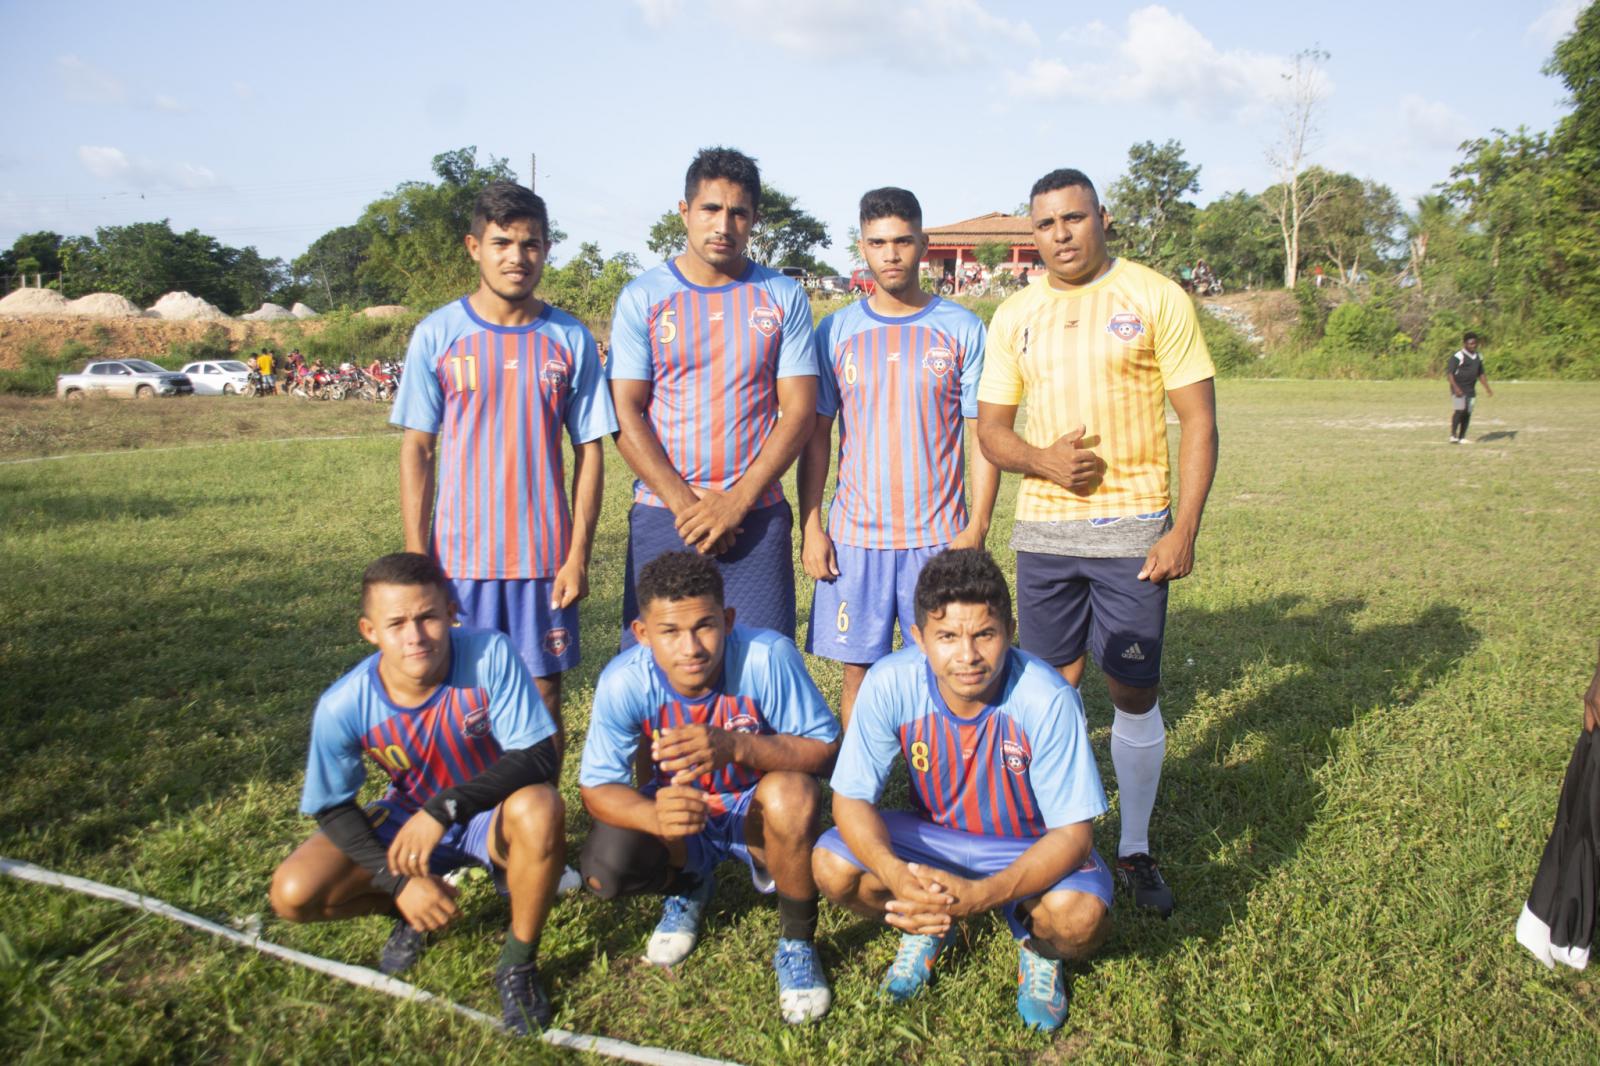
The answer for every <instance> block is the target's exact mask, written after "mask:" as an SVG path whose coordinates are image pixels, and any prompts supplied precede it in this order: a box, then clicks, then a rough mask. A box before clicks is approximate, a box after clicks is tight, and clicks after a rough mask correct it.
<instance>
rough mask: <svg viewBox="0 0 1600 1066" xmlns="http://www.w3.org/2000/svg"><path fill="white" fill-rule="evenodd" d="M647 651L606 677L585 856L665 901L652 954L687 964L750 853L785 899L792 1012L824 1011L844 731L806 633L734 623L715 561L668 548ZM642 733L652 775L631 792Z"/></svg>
mask: <svg viewBox="0 0 1600 1066" xmlns="http://www.w3.org/2000/svg"><path fill="white" fill-rule="evenodd" d="M638 596H639V617H638V618H636V619H635V620H634V622H633V630H634V635H635V637H636V638H637V640H638V644H637V645H636V646H635V647H632V648H630V649H628V650H627V651H625V652H623V653H622V654H621V655H618V656H617V657H616V658H615V659H613V660H611V664H610V665H609V666H607V667H606V669H605V672H604V673H602V674H601V675H600V681H599V683H598V684H597V685H596V686H595V695H594V711H593V713H592V714H591V715H590V718H589V737H588V740H587V741H586V742H585V743H584V747H583V769H582V772H581V773H580V775H579V778H578V783H579V785H580V786H581V787H582V790H583V802H584V806H585V807H587V808H588V809H589V813H590V814H591V815H592V816H593V817H594V822H595V824H594V828H593V829H591V830H590V831H589V839H588V841H587V842H586V843H585V844H584V847H583V857H582V859H581V860H580V861H579V866H580V868H581V869H582V871H583V879H584V883H585V884H587V885H588V886H589V888H590V890H591V891H593V892H594V893H595V894H596V895H598V896H599V897H600V898H601V899H614V898H616V897H617V896H622V895H633V894H636V893H659V894H661V895H664V896H666V897H667V898H666V901H665V903H664V905H663V907H662V914H661V921H660V923H659V924H658V925H657V926H656V929H655V933H654V934H653V935H652V936H651V937H650V944H649V947H648V948H647V949H646V953H645V957H646V958H647V959H648V960H649V961H650V962H652V963H655V964H656V965H658V966H673V965H676V964H677V963H679V962H682V961H683V959H684V958H685V957H687V956H688V954H689V952H690V951H692V950H693V949H694V946H695V943H696V941H697V940H698V938H699V927H700V917H701V913H702V912H703V911H704V909H705V906H706V904H707V902H709V900H710V899H711V894H712V891H713V889H714V887H715V884H716V882H715V879H714V876H713V872H714V871H715V869H716V867H717V866H718V865H719V864H720V863H722V862H724V861H726V860H730V859H731V860H735V861H739V862H742V863H744V864H745V865H746V866H747V867H748V868H749V872H750V879H751V881H752V882H753V883H754V884H755V887H756V888H757V890H759V891H761V892H774V891H775V892H776V893H777V896H778V925H779V939H778V946H777V950H776V951H775V952H774V954H773V958H772V965H773V969H774V970H776V972H777V977H778V1010H779V1013H780V1014H781V1015H782V1017H783V1020H784V1021H786V1022H791V1023H795V1022H805V1021H811V1020H814V1019H816V1018H820V1017H822V1016H823V1015H824V1014H826V1013H827V1011H828V1005H829V1003H830V1002H831V1001H832V996H831V993H830V992H829V990H828V982H827V979H826V978H825V977H824V976H823V973H822V964H821V961H820V960H819V959H818V957H817V951H816V947H815V945H814V944H813V942H812V941H813V939H814V937H815V935H816V926H817V887H816V884H815V882H814V881H813V880H812V877H811V848H812V845H813V844H814V843H815V842H816V839H817V832H818V829H819V824H818V819H819V816H820V807H821V802H822V801H821V787H820V786H819V785H818V783H817V778H816V776H815V775H817V774H821V773H825V772H826V771H827V770H828V768H829V767H830V766H832V765H833V759H834V756H835V755H836V754H837V752H838V750H839V726H838V723H837V722H835V721H834V718H833V714H832V712H830V711H829V710H828V706H827V704H825V703H824V702H823V700H822V694H821V693H820V692H818V691H817V688H816V686H815V685H814V684H812V682H811V678H810V676H809V675H807V673H806V668H805V663H804V661H803V660H802V659H801V658H800V652H799V651H798V650H797V649H796V648H795V646H794V642H793V641H791V640H790V639H789V638H787V637H785V636H783V635H782V634H779V633H775V632H773V631H772V630H769V629H754V628H749V627H746V626H743V625H739V624H736V618H735V613H734V609H733V608H732V607H727V606H725V604H724V602H723V592H722V577H721V574H720V573H719V571H718V568H717V566H716V564H715V563H713V562H712V561H711V560H710V559H709V558H708V557H707V556H703V555H699V554H697V553H694V552H688V551H678V552H668V553H666V554H664V555H660V556H657V557H656V558H655V559H654V560H652V561H651V562H650V563H649V564H647V565H646V566H645V567H643V568H642V569H641V570H640V572H639V585H638ZM641 742H645V743H647V745H648V747H647V750H648V752H649V774H648V778H647V780H646V781H645V783H644V785H643V786H642V787H637V788H636V787H635V786H634V773H635V770H634V767H635V761H636V757H637V756H638V755H639V754H640V749H641Z"/></svg>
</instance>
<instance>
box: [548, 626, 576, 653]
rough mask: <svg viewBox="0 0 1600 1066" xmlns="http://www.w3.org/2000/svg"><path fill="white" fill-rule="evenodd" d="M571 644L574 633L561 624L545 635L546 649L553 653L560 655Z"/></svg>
mask: <svg viewBox="0 0 1600 1066" xmlns="http://www.w3.org/2000/svg"><path fill="white" fill-rule="evenodd" d="M571 646H572V634H570V633H568V632H567V631H566V629H564V628H562V627H561V626H557V627H556V628H554V629H552V630H550V631H549V632H548V633H546V634H545V635H544V650H545V651H547V652H549V653H550V654H551V655H560V654H561V653H562V652H564V651H566V650H567V649H568V648H570V647H571Z"/></svg>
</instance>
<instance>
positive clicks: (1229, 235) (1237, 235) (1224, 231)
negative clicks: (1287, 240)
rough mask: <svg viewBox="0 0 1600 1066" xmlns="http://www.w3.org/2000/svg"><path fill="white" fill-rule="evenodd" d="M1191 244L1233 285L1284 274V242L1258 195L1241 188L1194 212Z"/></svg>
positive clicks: (1213, 268) (1251, 282)
mask: <svg viewBox="0 0 1600 1066" xmlns="http://www.w3.org/2000/svg"><path fill="white" fill-rule="evenodd" d="M1192 241H1193V246H1194V251H1195V254H1196V255H1197V256H1198V257H1200V258H1202V259H1204V260H1205V261H1206V263H1207V264H1209V265H1210V267H1211V269H1212V270H1213V271H1215V272H1216V274H1217V276H1218V277H1220V278H1222V279H1223V280H1224V281H1226V282H1228V283H1229V284H1230V285H1232V286H1239V285H1254V284H1257V283H1262V282H1265V281H1266V279H1267V278H1276V277H1282V275H1283V242H1282V240H1281V239H1280V237H1279V234H1278V224H1277V222H1276V221H1274V219H1273V217H1272V214H1271V212H1270V211H1268V210H1267V206H1266V204H1265V203H1263V202H1262V200H1261V197H1259V196H1252V195H1251V194H1249V193H1247V192H1245V191H1244V190H1243V189H1240V190H1237V191H1235V192H1230V193H1227V194H1225V195H1223V196H1220V197H1218V198H1217V199H1215V200H1213V201H1212V202H1211V203H1209V204H1207V205H1206V206H1205V207H1203V208H1201V209H1200V210H1199V211H1197V212H1196V213H1195V216H1194V230H1193V237H1192Z"/></svg>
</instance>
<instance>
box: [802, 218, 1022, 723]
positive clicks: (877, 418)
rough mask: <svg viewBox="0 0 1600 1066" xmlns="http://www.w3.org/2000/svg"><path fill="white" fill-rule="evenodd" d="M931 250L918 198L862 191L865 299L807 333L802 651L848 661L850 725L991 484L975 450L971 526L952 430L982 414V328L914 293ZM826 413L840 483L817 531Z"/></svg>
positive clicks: (979, 524) (990, 472) (964, 537)
mask: <svg viewBox="0 0 1600 1066" xmlns="http://www.w3.org/2000/svg"><path fill="white" fill-rule="evenodd" d="M927 250H928V241H927V238H926V237H925V236H923V233H922V206H921V205H920V204H918V203H917V198H916V197H915V196H913V195H911V193H909V192H907V191H906V190H904V189H894V188H886V189H874V190H872V191H871V192H869V193H867V194H866V195H865V196H863V197H862V198H861V254H862V257H863V258H864V259H865V260H866V262H867V267H868V269H870V270H871V271H872V277H873V280H874V281H876V282H877V285H876V286H875V291H874V292H873V293H872V295H871V296H870V297H868V298H867V299H865V300H862V301H860V302H858V303H853V304H850V305H849V306H848V307H846V308H844V309H842V310H840V311H835V312H834V313H833V314H831V315H829V316H828V317H827V318H825V319H823V320H822V323H821V325H819V326H818V327H817V362H818V365H819V370H820V372H819V374H818V377H817V426H816V429H815V430H813V431H812V436H811V440H810V442H809V443H808V444H807V445H806V451H805V454H804V455H803V456H802V457H801V460H800V521H801V531H802V537H801V553H800V554H801V559H802V560H803V561H804V563H805V568H806V573H808V574H810V575H811V577H812V578H814V579H815V580H816V582H817V585H816V593H815V596H814V598H813V600H812V605H811V626H810V628H809V629H808V630H807V631H806V651H808V652H811V653H812V654H814V655H821V656H824V657H826V658H829V659H836V660H838V661H840V662H842V663H844V691H843V694H842V695H841V696H840V700H839V713H840V715H841V717H842V718H843V720H844V724H845V725H846V726H848V725H849V724H850V709H851V707H852V706H853V705H854V703H855V698H856V690H857V689H859V688H860V687H861V679H862V678H863V677H865V676H866V674H867V667H868V666H870V665H872V664H873V663H875V662H877V661H878V660H879V659H881V658H882V657H883V656H885V655H887V654H889V650H890V648H891V647H892V646H893V640H894V625H895V620H896V618H898V619H899V621H900V636H901V639H902V640H904V639H907V637H908V635H909V633H910V631H911V619H912V603H911V600H912V596H911V593H912V590H913V589H915V588H916V585H917V574H918V573H920V572H921V570H922V566H923V564H924V563H925V562H927V561H928V558H929V557H930V556H932V555H934V554H936V553H938V552H939V551H942V550H943V549H944V548H946V547H957V548H973V547H982V546H983V539H984V536H985V535H986V534H987V533H988V531H989V518H990V515H991V514H992V513H993V511H994V497H995V493H996V491H998V489H999V487H1000V472H999V471H998V470H996V469H995V466H994V464H993V463H991V462H989V460H988V459H986V458H985V457H984V455H983V453H982V451H981V450H979V449H977V448H974V449H973V452H972V467H973V478H972V481H973V508H972V515H971V518H970V520H969V519H968V515H967V504H966V495H965V491H966V485H965V478H964V476H963V474H964V470H963V466H964V463H963V456H964V452H965V449H964V447H963V443H964V441H963V432H962V431H963V426H964V424H965V425H968V426H970V425H971V424H972V423H973V420H974V419H975V418H976V417H977V414H978V378H979V377H980V375H981V374H982V373H983V323H982V322H980V321H978V316H976V315H974V314H973V313H972V312H971V311H968V310H966V309H965V308H963V307H961V306H959V305H957V304H953V303H948V302H946V301H944V300H941V299H939V298H938V297H937V296H933V295H931V294H929V293H926V292H924V291H923V290H922V286H921V284H920V278H919V275H918V265H919V264H920V263H921V262H922V256H923V253H924V252H926V251H927ZM835 415H837V416H838V418H839V481H838V486H837V489H836V491H835V493H834V497H833V506H832V508H831V509H830V511H829V515H828V520H827V525H826V527H824V524H823V519H822V489H823V483H824V482H825V481H826V480H827V477H828V461H829V452H830V450H831V445H832V443H833V419H834V416H835Z"/></svg>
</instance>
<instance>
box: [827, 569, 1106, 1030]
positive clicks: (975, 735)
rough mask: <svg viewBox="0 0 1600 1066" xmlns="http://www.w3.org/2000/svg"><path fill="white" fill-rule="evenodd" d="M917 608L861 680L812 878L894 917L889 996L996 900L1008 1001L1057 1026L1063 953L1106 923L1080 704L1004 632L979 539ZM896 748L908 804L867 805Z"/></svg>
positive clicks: (1074, 950)
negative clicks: (1011, 990) (1012, 967)
mask: <svg viewBox="0 0 1600 1066" xmlns="http://www.w3.org/2000/svg"><path fill="white" fill-rule="evenodd" d="M916 619H917V620H916V623H915V624H914V625H913V627H912V630H911V635H912V637H913V638H915V640H916V647H908V648H904V649H902V650H900V651H898V652H896V653H895V654H894V655H891V656H889V657H888V658H886V659H881V660H879V662H878V664H877V665H876V666H874V667H873V668H872V669H871V670H870V671H868V673H867V678H866V683H865V684H863V685H862V686H861V698H860V700H859V701H858V702H857V705H856V708H857V709H856V715H855V717H854V718H853V719H852V720H851V722H850V728H849V730H848V731H847V732H846V733H845V738H844V748H843V749H842V750H841V751H840V753H839V765H838V768H837V769H835V770H834V772H833V818H834V821H835V822H836V823H837V827H836V828H834V829H830V830H828V831H827V832H826V833H824V834H823V835H822V839H821V840H819V841H818V842H817V849H816V852H815V855H814V859H813V867H814V869H815V871H816V876H817V884H818V885H819V886H820V887H821V889H822V891H823V892H824V893H825V894H826V895H827V897H828V898H829V899H831V900H833V902H835V903H837V904H839V905H840V906H842V907H848V908H849V909H850V910H853V911H855V912H856V913H857V914H863V915H866V916H868V917H871V918H881V919H882V920H884V921H886V922H888V923H889V924H890V925H892V926H894V927H895V928H897V929H900V930H902V931H903V933H904V936H902V937H901V940H900V949H899V951H898V952H897V953H896V955H895V960H894V964H893V965H892V966H890V968H889V972H888V973H887V974H886V975H885V976H884V981H883V991H884V992H885V993H887V994H888V995H889V996H891V997H892V998H894V999H896V1000H906V999H909V998H911V997H912V996H914V995H916V994H917V993H918V992H919V991H921V989H922V987H923V985H925V984H927V982H928V979H929V978H930V977H931V976H932V974H933V964H934V960H935V959H936V958H937V957H938V955H939V951H940V949H941V948H943V947H944V945H945V942H946V941H947V940H948V939H949V937H950V933H951V931H952V930H953V929H954V923H955V920H956V919H959V918H967V917H970V916H972V915H974V914H981V913H983V912H984V911H989V910H994V909H995V908H997V907H998V908H1000V909H1001V910H1002V911H1003V912H1004V913H1005V916H1006V921H1007V923H1008V924H1009V925H1010V926H1011V932H1012V935H1013V936H1015V937H1016V938H1017V941H1018V962H1017V1012H1018V1013H1019V1014H1020V1015H1021V1016H1022V1020H1023V1022H1024V1023H1025V1024H1026V1025H1029V1026H1031V1027H1033V1028H1036V1029H1044V1030H1055V1029H1059V1028H1060V1027H1061V1023H1062V1022H1063V1021H1065V1020H1066V1016H1067V996H1066V985H1065V983H1064V982H1063V980H1062V974H1061V962H1062V960H1082V959H1087V958H1088V957H1089V956H1090V955H1092V954H1094V952H1095V950H1096V949H1097V948H1098V947H1099V946H1100V944H1101V943H1102V942H1103V941H1104V940H1105V937H1106V934H1107V933H1108V932H1110V929H1111V918H1110V913H1109V908H1110V906H1111V872H1110V871H1109V870H1107V869H1106V865H1105V862H1104V861H1102V860H1101V858H1100V856H1099V855H1098V854H1096V853H1095V850H1094V831H1093V827H1092V825H1091V824H1090V823H1091V822H1092V821H1093V820H1094V819H1095V818H1097V817H1099V816H1100V815H1101V814H1103V813H1104V812H1105V809H1106V797H1105V793H1104V792H1103V791H1101V788H1100V773H1099V771H1098V770H1097V769H1095V764H1094V754H1093V753H1092V752H1091V751H1090V750H1089V733H1088V729H1087V728H1086V727H1085V725H1084V721H1083V704H1082V703H1080V702H1079V700H1078V694H1077V692H1076V691H1075V690H1074V689H1073V688H1072V687H1071V686H1070V685H1067V684H1066V683H1065V682H1063V681H1062V680H1061V678H1060V677H1058V676H1057V675H1056V673H1055V671H1054V670H1052V669H1051V668H1050V667H1049V666H1048V665H1047V664H1045V663H1044V662H1042V661H1040V660H1039V659H1036V658H1034V657H1033V656H1031V655H1028V654H1027V653H1025V652H1021V651H1017V650H1015V649H1013V648H1012V647H1011V632H1012V622H1011V594H1010V592H1009V591H1008V590H1007V589H1006V580H1005V575H1003V574H1001V573H1000V568H999V567H998V566H996V565H995V563H994V560H993V559H991V558H990V557H989V555H988V553H987V552H983V551H977V550H955V551H947V552H944V553H942V554H940V555H936V556H934V557H933V558H932V559H930V560H929V561H928V564H927V565H926V566H925V567H924V568H923V570H922V574H921V576H920V577H919V578H918V579H917V587H916ZM896 757H902V758H904V759H905V762H906V771H907V773H908V774H909V775H910V777H911V797H912V802H913V804H914V805H915V807H916V810H915V811H880V810H878V806H877V804H878V799H879V797H880V796H882V795H883V786H884V782H885V781H887V780H888V777H889V770H890V768H891V766H893V764H894V761H895V759H896Z"/></svg>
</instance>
